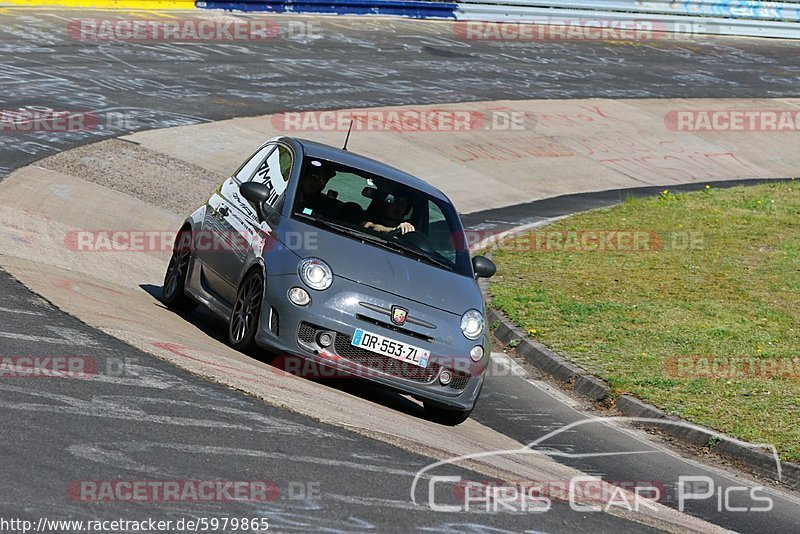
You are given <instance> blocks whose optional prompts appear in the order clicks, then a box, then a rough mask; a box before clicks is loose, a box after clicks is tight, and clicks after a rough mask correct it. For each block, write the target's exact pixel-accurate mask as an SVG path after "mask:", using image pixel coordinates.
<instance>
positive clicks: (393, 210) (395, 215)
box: [361, 194, 415, 234]
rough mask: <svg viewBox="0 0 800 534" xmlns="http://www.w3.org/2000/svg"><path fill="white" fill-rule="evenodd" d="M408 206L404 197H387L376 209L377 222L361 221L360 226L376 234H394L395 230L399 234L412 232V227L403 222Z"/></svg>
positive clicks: (413, 229) (398, 195) (396, 195)
mask: <svg viewBox="0 0 800 534" xmlns="http://www.w3.org/2000/svg"><path fill="white" fill-rule="evenodd" d="M408 206H409V202H408V198H407V197H405V196H404V195H402V194H395V195H392V194H390V195H387V196H386V198H385V199H384V200H383V201H382V202H381V203H380V207H379V208H378V213H377V219H378V220H377V221H363V222H362V223H361V226H362V227H364V228H368V229H370V230H374V231H376V232H394V231H395V230H397V231H399V232H400V233H401V234H407V233H409V232H414V231H415V228H414V225H413V224H411V223H410V222H408V221H404V220H403V218H404V217H405V214H406V211H407V210H408Z"/></svg>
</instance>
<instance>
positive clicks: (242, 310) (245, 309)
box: [228, 270, 264, 352]
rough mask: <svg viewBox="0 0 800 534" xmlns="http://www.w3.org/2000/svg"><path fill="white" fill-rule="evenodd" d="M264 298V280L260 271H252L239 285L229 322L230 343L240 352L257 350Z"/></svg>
mask: <svg viewBox="0 0 800 534" xmlns="http://www.w3.org/2000/svg"><path fill="white" fill-rule="evenodd" d="M263 298H264V278H263V277H262V276H261V273H260V272H259V271H258V270H252V271H250V272H249V273H248V274H247V275H246V276H245V277H244V279H243V280H242V283H241V284H239V290H238V291H237V292H236V300H235V301H234V303H233V308H232V309H231V316H230V319H229V320H228V343H229V344H230V346H231V347H233V348H234V349H236V350H238V351H240V352H252V351H253V350H254V349H255V348H256V342H255V339H256V332H257V331H258V323H259V321H260V319H261V302H262V300H263Z"/></svg>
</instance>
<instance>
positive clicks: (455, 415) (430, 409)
mask: <svg viewBox="0 0 800 534" xmlns="http://www.w3.org/2000/svg"><path fill="white" fill-rule="evenodd" d="M424 404H425V414H426V415H427V416H428V418H429V419H431V420H432V421H435V422H437V423H440V424H443V425H447V426H456V425H460V424H461V423H463V422H464V421H466V420H467V419H469V416H470V415H472V410H452V409H448V408H442V407H440V406H434V405H432V404H428V403H424Z"/></svg>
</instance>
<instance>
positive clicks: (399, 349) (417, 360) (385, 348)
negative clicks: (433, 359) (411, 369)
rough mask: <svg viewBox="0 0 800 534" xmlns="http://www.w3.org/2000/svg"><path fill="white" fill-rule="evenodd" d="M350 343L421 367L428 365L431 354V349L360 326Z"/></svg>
mask: <svg viewBox="0 0 800 534" xmlns="http://www.w3.org/2000/svg"><path fill="white" fill-rule="evenodd" d="M350 343H351V344H352V345H353V346H355V347H360V348H362V349H367V350H369V351H371V352H376V353H378V354H383V355H384V356H388V357H389V358H394V359H395V360H400V361H401V362H406V363H410V364H412V365H417V366H419V367H427V366H428V359H429V358H430V356H431V351H429V350H423V349H421V348H419V347H415V346H414V345H409V344H407V343H403V342H402V341H395V340H394V339H389V338H388V337H384V336H382V335H380V334H373V333H372V332H365V331H364V330H361V329H360V328H358V329H356V332H355V334H353V340H352V341H351V342H350Z"/></svg>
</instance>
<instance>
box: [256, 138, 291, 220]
mask: <svg viewBox="0 0 800 534" xmlns="http://www.w3.org/2000/svg"><path fill="white" fill-rule="evenodd" d="M248 165H249V162H248ZM291 171H292V153H291V152H289V149H287V148H285V147H283V146H278V147H277V148H275V150H273V151H272V152H270V154H269V155H268V156H267V157H266V158H265V159H264V161H262V162H261V164H260V165H259V166H258V168H257V169H256V171H255V174H253V177H252V181H254V182H260V183H262V184H264V185H266V186H267V187H268V188H269V190H270V196H269V200H267V203H268V204H269V205H270V206H275V204H276V203H277V202H278V199H279V198H280V197H281V195H283V192H284V191H286V186H287V185H288V183H289V175H290V174H291Z"/></svg>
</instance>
